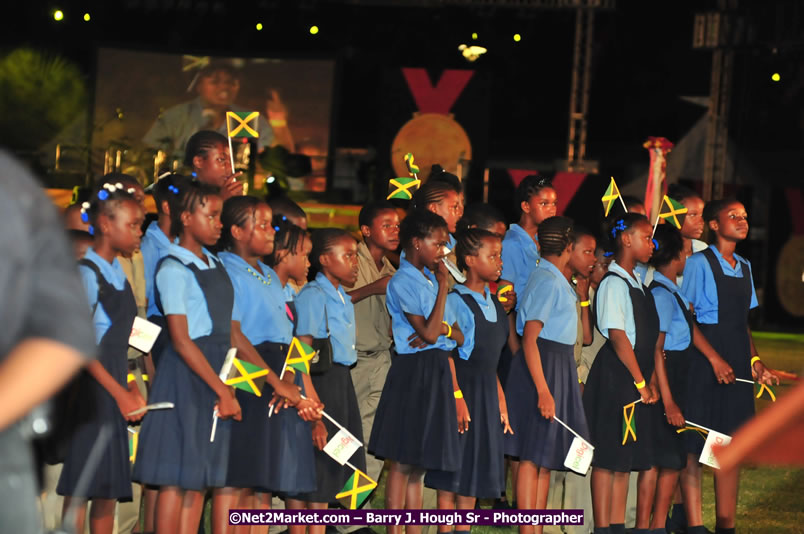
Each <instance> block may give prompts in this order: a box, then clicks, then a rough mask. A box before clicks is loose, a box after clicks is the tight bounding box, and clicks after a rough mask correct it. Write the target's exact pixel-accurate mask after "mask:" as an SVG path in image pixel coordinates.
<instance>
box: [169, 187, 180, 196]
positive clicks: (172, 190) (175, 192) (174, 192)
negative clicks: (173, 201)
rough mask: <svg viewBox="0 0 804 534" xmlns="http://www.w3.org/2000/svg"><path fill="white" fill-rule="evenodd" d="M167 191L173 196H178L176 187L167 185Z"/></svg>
mask: <svg viewBox="0 0 804 534" xmlns="http://www.w3.org/2000/svg"><path fill="white" fill-rule="evenodd" d="M168 191H170V192H171V193H173V194H174V195H178V194H179V188H178V187H176V186H175V185H169V186H168Z"/></svg>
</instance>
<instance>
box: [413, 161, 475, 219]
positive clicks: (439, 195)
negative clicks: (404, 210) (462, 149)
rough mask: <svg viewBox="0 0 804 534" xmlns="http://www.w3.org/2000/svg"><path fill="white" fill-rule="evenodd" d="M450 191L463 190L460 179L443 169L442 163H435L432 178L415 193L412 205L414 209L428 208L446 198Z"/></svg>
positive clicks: (458, 191)
mask: <svg viewBox="0 0 804 534" xmlns="http://www.w3.org/2000/svg"><path fill="white" fill-rule="evenodd" d="M450 192H455V193H458V194H460V193H462V192H463V189H462V188H461V182H460V180H458V177H457V176H455V175H454V174H450V173H448V172H446V171H445V170H444V169H442V168H441V165H437V164H436V165H433V167H432V169H431V171H430V178H429V179H428V180H427V182H425V184H424V185H423V186H421V187H420V188H419V189H418V190H417V191H416V193H414V194H413V199H412V200H411V203H410V207H411V209H412V210H426V209H427V207H428V206H430V205H432V204H438V203H439V202H441V201H442V200H444V199H445V198H446V197H447V195H448V194H449V193H450Z"/></svg>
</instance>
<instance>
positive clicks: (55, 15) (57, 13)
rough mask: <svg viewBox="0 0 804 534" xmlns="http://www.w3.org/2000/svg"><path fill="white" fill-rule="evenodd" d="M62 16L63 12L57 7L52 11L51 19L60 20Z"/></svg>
mask: <svg viewBox="0 0 804 534" xmlns="http://www.w3.org/2000/svg"><path fill="white" fill-rule="evenodd" d="M63 18H64V13H63V12H62V11H61V9H57V10H56V11H54V12H53V20H55V21H60V20H62V19H63Z"/></svg>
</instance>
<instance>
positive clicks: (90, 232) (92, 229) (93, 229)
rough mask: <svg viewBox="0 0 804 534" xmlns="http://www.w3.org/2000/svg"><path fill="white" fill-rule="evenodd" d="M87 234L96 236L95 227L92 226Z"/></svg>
mask: <svg viewBox="0 0 804 534" xmlns="http://www.w3.org/2000/svg"><path fill="white" fill-rule="evenodd" d="M87 232H89V235H95V227H94V226H92V225H91V224H90V225H89V228H87Z"/></svg>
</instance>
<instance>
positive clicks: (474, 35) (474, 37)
mask: <svg viewBox="0 0 804 534" xmlns="http://www.w3.org/2000/svg"><path fill="white" fill-rule="evenodd" d="M472 39H473V40H475V41H476V40H477V32H473V33H472Z"/></svg>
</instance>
